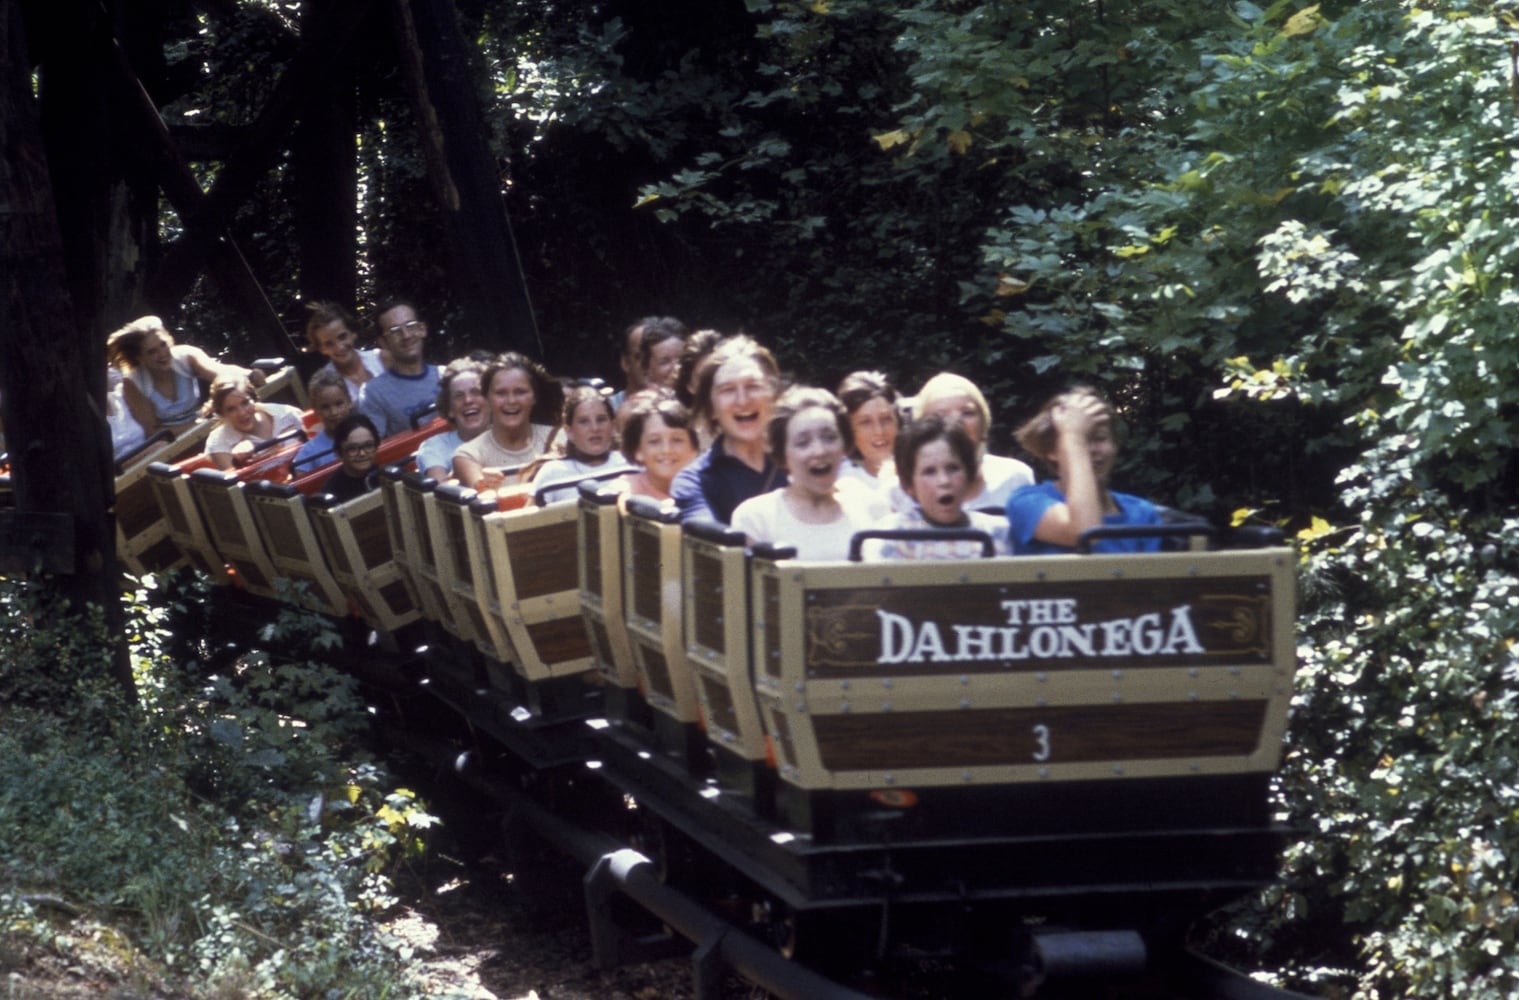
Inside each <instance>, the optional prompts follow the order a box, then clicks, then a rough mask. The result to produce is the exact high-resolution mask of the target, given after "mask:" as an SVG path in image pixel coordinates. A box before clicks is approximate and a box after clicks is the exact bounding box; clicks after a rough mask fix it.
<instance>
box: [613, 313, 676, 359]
mask: <svg viewBox="0 0 1519 1000" xmlns="http://www.w3.org/2000/svg"><path fill="white" fill-rule="evenodd" d="M636 333H642V334H643V337H641V338H640V339H639V342H638V357H639V363H640V364H642V363H643V358H644V356H645V355H644V353H643V342H644V341H645V340H647V339H648V338H649V334H651V333H658V334H660V335H661V336H660V337H659V339H660V340H665V339H668V337H669V336H670V335H671V334H673V335H675V336H677V337H680V338H682V339H684V338H685V336H686V324H684V323H682V322H681V321H680V320H678V319H676V318H675V317H674V316H645V317H644V318H643V319H640V320H637V321H635V322H633V323H629V324H628V327H627V329H625V330H623V331H622V356H623V357H625V358H626V357H630V356H631V352H630V351H629V350H628V345H629V344H631V343H632V342H633V335H634V334H636Z"/></svg>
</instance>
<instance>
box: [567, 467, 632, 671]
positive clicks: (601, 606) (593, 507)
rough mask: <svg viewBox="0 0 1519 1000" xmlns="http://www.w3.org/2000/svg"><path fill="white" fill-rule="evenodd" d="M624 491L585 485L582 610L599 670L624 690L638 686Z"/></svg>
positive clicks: (581, 531)
mask: <svg viewBox="0 0 1519 1000" xmlns="http://www.w3.org/2000/svg"><path fill="white" fill-rule="evenodd" d="M619 495H620V494H618V493H617V492H616V491H614V490H611V489H604V488H600V486H599V484H587V485H586V486H583V487H582V488H581V489H580V509H579V534H578V539H579V550H580V551H579V560H580V613H581V615H582V617H583V618H584V619H585V627H586V633H587V635H588V636H589V638H590V642H591V656H592V658H593V660H594V662H595V664H596V670H597V671H598V672H599V673H600V674H601V676H602V677H603V678H604V679H605V680H606V682H607V683H608V684H610V685H613V686H615V687H618V688H621V689H623V690H624V691H633V690H636V689H637V687H638V670H637V668H636V667H635V666H634V665H633V647H632V643H631V640H629V638H628V624H627V621H626V620H625V618H624V612H623V601H624V593H623V580H622V515H621V513H620V511H619V510H618V505H617V500H618V497H619Z"/></svg>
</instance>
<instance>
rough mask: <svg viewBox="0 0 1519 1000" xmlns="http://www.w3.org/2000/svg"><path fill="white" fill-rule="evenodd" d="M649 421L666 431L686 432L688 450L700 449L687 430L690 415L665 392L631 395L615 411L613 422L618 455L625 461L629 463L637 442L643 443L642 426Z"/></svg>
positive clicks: (651, 391)
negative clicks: (618, 440)
mask: <svg viewBox="0 0 1519 1000" xmlns="http://www.w3.org/2000/svg"><path fill="white" fill-rule="evenodd" d="M650 417H658V418H659V419H660V420H663V421H664V423H665V426H666V427H669V428H672V429H674V430H682V431H685V432H686V436H687V437H689V438H690V439H691V447H692V448H695V449H697V450H700V449H701V442H700V441H698V440H697V439H696V429H695V428H694V427H692V426H691V411H690V410H688V409H687V408H686V406H685V404H683V403H682V402H681V401H680V400H678V399H676V398H675V396H674V395H673V394H672V393H671V392H670V390H668V389H645V390H644V391H643V392H635V393H634V394H633V395H631V396H629V397H628V399H627V401H626V402H625V403H623V404H622V409H620V410H618V411H617V422H618V425H619V428H618V429H619V432H620V434H621V438H622V455H623V457H624V458H626V459H627V460H628V461H632V460H633V453H634V452H636V451H637V450H638V442H640V441H642V440H643V428H644V425H645V424H647V423H648V422H649V418H650Z"/></svg>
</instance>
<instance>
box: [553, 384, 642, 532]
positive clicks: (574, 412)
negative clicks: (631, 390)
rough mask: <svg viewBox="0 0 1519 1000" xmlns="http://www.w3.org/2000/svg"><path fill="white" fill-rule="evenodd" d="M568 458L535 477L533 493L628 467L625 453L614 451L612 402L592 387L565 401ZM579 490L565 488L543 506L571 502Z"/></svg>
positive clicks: (584, 387) (579, 389) (580, 388)
mask: <svg viewBox="0 0 1519 1000" xmlns="http://www.w3.org/2000/svg"><path fill="white" fill-rule="evenodd" d="M563 431H564V437H565V445H564V457H563V458H556V459H554V460H553V461H551V462H548V463H547V464H545V465H544V466H543V468H541V469H539V470H538V474H537V475H536V476H534V477H533V492H534V493H537V492H539V491H540V490H542V489H543V487H545V486H550V485H552V484H554V483H562V482H567V481H569V480H573V479H580V478H581V477H583V476H591V475H595V474H596V473H597V472H604V471H610V470H612V469H616V468H617V467H618V466H621V465H624V464H625V463H624V462H623V458H622V452H620V451H618V450H617V449H616V448H613V447H612V440H613V435H614V433H615V430H614V428H613V426H612V401H611V400H610V399H608V398H607V397H606V396H603V395H602V394H601V392H600V390H598V389H595V388H593V387H591V386H588V385H582V386H578V387H576V388H574V389H571V390H570V391H569V392H568V393H566V394H565V397H564V427H563ZM574 496H575V487H573V486H565V487H562V488H560V489H557V490H549V491H548V492H546V493H544V494H543V502H544V503H545V504H551V503H553V502H554V501H556V500H568V499H572V498H573V497H574Z"/></svg>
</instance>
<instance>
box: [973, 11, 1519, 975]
mask: <svg viewBox="0 0 1519 1000" xmlns="http://www.w3.org/2000/svg"><path fill="white" fill-rule="evenodd" d="M1232 14H1233V18H1231V19H1226V18H1222V17H1220V18H1219V19H1218V20H1217V21H1215V22H1214V23H1212V24H1208V25H1205V26H1204V27H1205V30H1203V31H1201V32H1199V33H1198V34H1196V35H1195V36H1194V37H1193V38H1192V39H1191V41H1190V42H1189V43H1188V44H1187V45H1185V46H1182V47H1180V48H1179V49H1178V50H1177V54H1176V60H1177V61H1176V64H1175V68H1176V70H1177V74H1176V75H1175V76H1174V77H1173V78H1172V80H1171V81H1170V84H1169V85H1167V84H1166V83H1165V82H1163V83H1162V84H1161V86H1159V87H1158V88H1157V89H1156V90H1155V91H1153V92H1152V95H1153V96H1154V98H1155V100H1156V102H1157V103H1156V105H1155V113H1156V114H1157V115H1159V114H1161V113H1162V111H1163V110H1165V109H1169V110H1168V111H1167V112H1166V113H1167V114H1168V116H1169V117H1168V118H1167V119H1166V120H1165V121H1161V120H1160V119H1158V118H1157V120H1156V125H1155V127H1154V128H1152V129H1149V130H1143V131H1138V130H1136V131H1134V132H1130V133H1127V134H1121V135H1119V136H1117V137H1115V140H1116V141H1115V143H1114V144H1113V145H1112V147H1111V149H1110V159H1109V166H1110V168H1111V169H1108V170H1106V171H1102V170H1098V171H1097V172H1095V173H1094V174H1093V175H1092V181H1091V183H1090V185H1089V186H1087V188H1086V189H1085V190H1084V191H1083V192H1081V194H1080V195H1079V196H1078V197H1075V198H1073V199H1072V200H1071V201H1069V202H1067V203H1066V204H1063V205H1051V206H1048V207H1037V208H1036V207H1031V206H1011V207H1010V208H1009V209H1008V224H1007V225H1006V226H1005V227H1004V228H1003V229H1002V230H1000V231H999V232H998V233H996V234H994V235H995V236H996V237H997V240H996V242H993V243H989V245H988V262H989V264H990V265H991V267H992V268H995V269H997V272H998V274H1000V275H1002V276H1003V277H1002V278H1001V280H1002V282H1003V287H1004V289H1005V290H1006V292H1007V293H1008V295H1009V297H1014V298H1016V300H1017V303H1018V305H1019V306H1021V309H1017V310H1009V311H1008V313H1007V316H1006V330H1007V332H1008V333H1009V334H1010V335H1013V336H1017V337H1021V338H1027V339H1031V340H1033V341H1034V342H1037V343H1038V344H1040V345H1041V347H1043V348H1044V349H1045V350H1046V351H1047V352H1048V353H1047V354H1046V355H1043V356H1041V357H1040V358H1039V359H1036V362H1035V363H1036V365H1038V366H1045V367H1048V368H1051V369H1061V370H1068V371H1080V372H1090V373H1091V374H1092V375H1094V376H1100V375H1101V374H1102V372H1103V370H1104V369H1106V370H1109V371H1111V369H1112V368H1114V367H1117V368H1118V369H1119V370H1120V371H1128V372H1132V373H1133V375H1132V376H1131V378H1132V379H1133V383H1131V384H1137V385H1138V386H1140V387H1141V388H1143V387H1144V386H1146V385H1147V384H1153V383H1154V382H1155V381H1156V380H1157V377H1158V376H1160V378H1159V380H1160V381H1161V382H1162V383H1163V384H1167V385H1172V386H1175V385H1180V386H1181V387H1182V388H1183V389H1184V390H1185V392H1183V393H1182V394H1180V395H1179V397H1178V398H1177V402H1181V401H1184V400H1185V399H1186V396H1187V394H1193V398H1194V399H1195V400H1196V401H1197V402H1198V403H1199V404H1201V405H1198V406H1195V407H1194V408H1193V409H1192V411H1191V414H1190V420H1189V421H1186V422H1182V423H1179V424H1178V426H1177V427H1176V428H1172V429H1171V431H1173V433H1168V429H1167V428H1166V427H1165V426H1164V424H1162V425H1161V427H1160V428H1159V429H1158V430H1159V433H1158V434H1157V433H1155V432H1154V431H1153V430H1152V429H1151V428H1149V427H1143V426H1142V428H1141V432H1140V433H1141V436H1143V437H1148V438H1150V439H1151V440H1152V441H1158V442H1160V443H1161V448H1160V451H1159V453H1158V455H1157V458H1158V460H1159V461H1160V462H1163V463H1168V464H1169V466H1170V468H1172V469H1177V468H1181V469H1183V470H1186V474H1185V479H1186V480H1187V481H1189V482H1193V483H1195V482H1198V481H1199V480H1201V479H1203V476H1204V474H1205V473H1204V470H1203V469H1202V468H1198V467H1192V468H1190V469H1188V467H1187V466H1186V465H1185V464H1184V463H1183V464H1181V465H1178V463H1177V454H1178V452H1181V453H1183V454H1185V453H1187V452H1188V451H1191V447H1192V445H1193V444H1195V443H1196V440H1195V438H1194V437H1192V435H1193V434H1195V430H1194V429H1195V428H1197V427H1199V426H1200V425H1201V424H1202V423H1204V421H1215V420H1217V419H1218V416H1219V414H1220V410H1219V406H1220V405H1221V404H1222V405H1224V406H1227V407H1229V408H1231V409H1232V410H1233V411H1234V412H1236V413H1238V414H1240V415H1241V416H1242V417H1243V418H1244V419H1249V420H1252V421H1253V422H1254V428H1256V429H1253V430H1252V433H1250V435H1249V436H1248V437H1247V438H1246V440H1248V442H1249V445H1250V451H1251V456H1250V457H1251V460H1252V461H1253V462H1256V463H1258V464H1259V463H1263V462H1264V463H1267V464H1268V465H1270V466H1271V467H1273V468H1275V467H1276V463H1281V462H1286V461H1288V460H1290V458H1291V456H1292V454H1293V453H1295V452H1303V451H1306V450H1307V446H1308V445H1309V444H1311V445H1312V446H1313V447H1314V448H1316V449H1317V453H1316V454H1317V458H1318V460H1319V462H1320V464H1319V466H1318V471H1317V473H1316V474H1317V475H1318V476H1319V477H1320V478H1321V481H1322V482H1324V483H1325V484H1326V485H1327V481H1328V480H1327V477H1325V476H1324V473H1325V472H1327V471H1330V470H1337V475H1336V476H1335V488H1336V490H1337V492H1338V497H1335V498H1331V497H1329V496H1326V495H1324V494H1322V493H1320V494H1318V502H1317V503H1316V504H1315V505H1314V506H1313V507H1309V506H1307V505H1306V504H1305V503H1304V502H1303V501H1304V500H1305V499H1312V498H1313V497H1314V494H1311V493H1310V494H1306V495H1304V494H1293V493H1292V492H1290V491H1288V490H1287V489H1286V485H1287V484H1283V483H1280V482H1277V483H1270V482H1267V481H1264V480H1262V481H1260V482H1257V483H1252V484H1251V486H1252V487H1253V488H1255V489H1258V492H1255V493H1254V496H1255V503H1257V504H1258V503H1260V502H1261V501H1266V502H1268V503H1269V502H1270V501H1272V500H1276V501H1283V502H1284V503H1283V506H1282V507H1280V508H1277V509H1279V510H1280V511H1281V513H1282V514H1284V515H1286V516H1290V517H1294V518H1297V519H1298V523H1306V522H1307V520H1308V515H1309V514H1312V513H1315V512H1317V513H1322V514H1324V515H1327V519H1324V520H1321V522H1320V525H1321V526H1319V527H1317V528H1315V529H1313V530H1310V531H1307V532H1305V535H1304V538H1305V541H1306V542H1308V543H1309V544H1310V545H1311V546H1312V551H1311V554H1310V555H1309V556H1308V557H1307V559H1306V561H1305V565H1304V578H1303V583H1304V587H1303V598H1304V599H1303V605H1304V609H1303V615H1302V617H1301V620H1300V622H1299V628H1300V634H1301V638H1302V646H1301V648H1300V658H1301V664H1302V667H1301V673H1300V688H1301V693H1300V695H1299V697H1298V700H1297V703H1296V706H1295V713H1294V718H1293V725H1292V732H1291V735H1290V739H1289V746H1290V747H1291V752H1290V754H1289V760H1288V766H1287V769H1286V771H1285V772H1284V777H1283V784H1282V790H1281V791H1282V798H1283V806H1284V808H1285V810H1286V811H1287V812H1288V813H1289V815H1290V816H1291V817H1292V819H1293V820H1294V821H1295V822H1297V823H1298V824H1299V825H1300V826H1301V827H1302V828H1304V829H1305V830H1307V831H1308V836H1307V837H1306V838H1305V839H1304V840H1303V841H1302V842H1301V843H1300V844H1299V845H1297V846H1296V847H1295V848H1294V850H1293V851H1292V852H1291V855H1290V858H1289V874H1290V876H1291V878H1290V881H1289V883H1288V888H1287V889H1286V890H1285V891H1284V892H1283V893H1282V894H1280V895H1278V896H1277V897H1276V898H1275V899H1274V900H1272V901H1271V903H1272V905H1271V906H1270V907H1269V908H1268V909H1267V910H1265V911H1263V912H1264V916H1263V918H1262V919H1263V920H1264V923H1263V924H1262V925H1261V926H1262V927H1263V928H1264V929H1263V930H1260V935H1261V936H1260V938H1259V940H1261V941H1262V942H1267V941H1269V942H1275V943H1277V944H1278V945H1281V943H1282V942H1291V941H1294V940H1295V941H1301V940H1303V939H1304V938H1311V939H1312V940H1314V941H1315V942H1317V943H1318V944H1319V945H1320V946H1321V947H1323V948H1324V952H1325V953H1324V955H1322V956H1317V957H1318V958H1319V960H1321V961H1325V962H1328V963H1330V964H1334V965H1349V964H1352V954H1353V952H1354V951H1358V952H1359V953H1360V956H1361V958H1362V960H1363V961H1364V963H1365V967H1364V970H1363V971H1362V972H1360V973H1359V980H1360V990H1361V992H1360V993H1359V994H1358V995H1365V996H1375V995H1408V996H1436V995H1438V996H1447V995H1448V996H1473V997H1493V998H1496V997H1506V996H1509V995H1512V994H1513V993H1514V991H1515V989H1516V986H1519V983H1516V972H1519V966H1516V964H1515V961H1514V959H1513V958H1512V955H1513V953H1514V948H1513V941H1512V927H1513V926H1514V918H1515V916H1516V915H1519V914H1516V913H1515V903H1514V897H1513V895H1512V887H1513V885H1514V884H1515V876H1516V874H1519V872H1516V870H1515V866H1514V861H1513V858H1514V857H1515V856H1516V852H1519V842H1516V841H1515V839H1514V836H1513V834H1512V830H1513V829H1514V826H1513V820H1514V819H1515V818H1516V817H1519V813H1516V811H1515V810H1516V806H1519V800H1516V798H1515V794H1514V791H1513V789H1512V787H1511V786H1512V780H1511V779H1512V768H1513V764H1514V761H1515V759H1516V750H1519V747H1516V743H1519V730H1516V727H1515V721H1514V719H1515V713H1514V708H1515V706H1514V704H1513V694H1512V688H1513V681H1514V680H1515V673H1514V670H1515V667H1514V663H1515V661H1514V659H1513V656H1512V653H1511V651H1510V648H1509V647H1510V644H1511V641H1512V640H1511V637H1512V636H1513V635H1515V634H1516V627H1519V621H1516V615H1519V587H1516V580H1515V574H1514V569H1513V567H1514V565H1515V564H1514V562H1513V561H1512V553H1513V551H1514V545H1515V542H1516V540H1519V539H1516V535H1515V529H1516V524H1515V522H1514V521H1513V520H1512V519H1505V518H1504V517H1503V516H1502V514H1503V513H1504V512H1505V507H1506V506H1508V505H1511V504H1512V501H1513V495H1512V492H1511V490H1512V486H1511V483H1509V482H1506V481H1505V480H1504V478H1503V477H1504V474H1505V473H1506V471H1507V469H1508V468H1509V467H1510V466H1509V461H1510V454H1509V453H1510V451H1511V449H1512V443H1513V441H1514V439H1515V427H1514V423H1513V420H1514V418H1513V414H1514V413H1515V412H1519V410H1516V406H1515V404H1516V402H1519V401H1516V400H1515V398H1514V393H1515V391H1516V390H1515V388H1514V384H1513V380H1512V379H1509V378H1507V377H1505V373H1506V372H1507V371H1509V370H1510V368H1511V367H1512V365H1513V364H1514V362H1515V361H1516V360H1519V359H1516V358H1515V357H1514V356H1513V352H1514V350H1515V348H1514V340H1513V337H1512V335H1511V332H1510V326H1511V318H1510V317H1509V316H1507V315H1505V313H1506V312H1511V310H1505V309H1504V308H1503V306H1504V305H1505V304H1512V300H1513V299H1514V296H1515V294H1516V292H1515V286H1514V277H1513V275H1514V270H1515V267H1514V265H1515V253H1516V250H1519V240H1516V238H1515V237H1514V235H1513V233H1512V230H1511V227H1506V226H1502V225H1499V224H1497V223H1496V221H1495V220H1498V219H1503V218H1507V217H1509V216H1510V215H1511V214H1512V211H1513V207H1514V206H1513V199H1514V197H1515V196H1514V188H1515V186H1514V183H1513V179H1514V178H1513V165H1512V164H1513V160H1512V150H1513V148H1515V140H1516V138H1519V136H1516V134H1515V127H1514V107H1513V99H1512V97H1511V95H1510V90H1509V83H1510V81H1509V80H1508V75H1509V73H1510V71H1511V68H1510V66H1509V63H1508V60H1507V58H1506V57H1504V55H1503V54H1504V53H1506V52H1507V46H1508V45H1509V44H1510V42H1511V41H1512V40H1513V37H1514V27H1515V26H1516V25H1515V24H1514V23H1513V22H1512V21H1511V20H1508V19H1504V18H1500V17H1496V16H1494V14H1493V12H1492V9H1491V8H1490V7H1489V6H1488V5H1485V4H1447V5H1442V6H1441V7H1440V8H1438V9H1432V10H1428V11H1421V10H1413V9H1410V8H1407V7H1404V6H1402V5H1398V4H1392V3H1363V4H1357V5H1354V6H1351V7H1347V8H1345V9H1344V10H1343V11H1333V10H1329V9H1327V8H1319V7H1314V8H1308V9H1302V10H1299V9H1297V8H1295V7H1294V6H1291V5H1288V4H1277V5H1275V6H1273V7H1272V8H1270V9H1266V10H1263V9H1260V8H1257V7H1254V6H1252V5H1250V4H1239V5H1236V6H1235V7H1234V8H1233V9H1232ZM1236 19H1237V20H1236ZM1124 165H1127V169H1120V168H1122V167H1124ZM1125 174H1127V176H1128V178H1129V179H1128V180H1124V176H1125ZM992 277H993V275H992V274H988V275H987V276H986V277H985V278H984V279H983V283H985V282H989V281H990V280H991V278H992ZM1109 377H1110V378H1111V376H1109ZM1289 415H1295V417H1296V418H1297V419H1306V420H1310V421H1313V423H1312V425H1310V427H1308V428H1303V427H1301V426H1299V427H1296V428H1295V427H1294V426H1293V424H1292V423H1291V422H1290V421H1289V420H1288V419H1287V418H1288V416H1289ZM1305 429H1306V430H1309V431H1310V433H1307V434H1303V433H1302V432H1303V430H1305ZM1176 430H1180V431H1182V432H1183V433H1182V434H1179V435H1178V434H1176V433H1174V431H1176ZM1356 453H1360V454H1359V457H1356ZM1203 454H1207V453H1206V452H1203ZM1215 468H1216V472H1215V475H1216V476H1219V475H1220V474H1221V476H1220V478H1218V479H1215V482H1218V483H1219V485H1220V487H1221V488H1228V489H1230V490H1231V491H1234V490H1238V489H1239V486H1240V485H1241V482H1240V479H1239V477H1238V475H1237V474H1235V473H1234V470H1232V469H1230V467H1229V466H1228V465H1227V464H1225V463H1220V464H1219V465H1217V466H1216V467H1215ZM1172 495H1175V494H1174V493H1172ZM1236 495H1239V496H1249V495H1251V493H1250V491H1241V492H1240V493H1239V494H1233V493H1232V492H1231V495H1228V496H1227V497H1226V499H1227V500H1228V501H1229V502H1231V503H1232V502H1234V501H1235V496H1236ZM1331 499H1333V500H1334V501H1335V502H1333V503H1329V502H1328V501H1329V500H1331ZM1252 505H1254V504H1252ZM1336 523H1337V524H1338V525H1339V526H1338V527H1335V524H1336ZM1286 947H1289V948H1290V945H1287V946H1286ZM1298 957H1299V958H1300V959H1301V958H1302V957H1303V956H1301V955H1300V956H1298Z"/></svg>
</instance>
